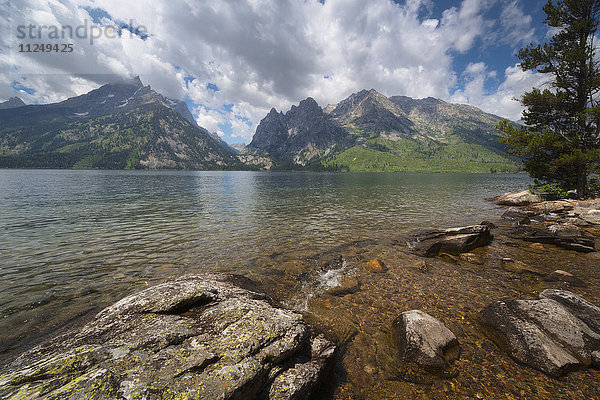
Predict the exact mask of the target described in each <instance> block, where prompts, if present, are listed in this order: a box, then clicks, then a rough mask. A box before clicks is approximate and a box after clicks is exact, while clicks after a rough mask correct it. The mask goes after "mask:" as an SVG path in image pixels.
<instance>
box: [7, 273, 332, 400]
mask: <svg viewBox="0 0 600 400" xmlns="http://www.w3.org/2000/svg"><path fill="white" fill-rule="evenodd" d="M232 279H233V278H232V277H228V276H215V275H186V276H184V277H181V278H180V279H178V280H176V281H173V282H168V283H164V284H161V285H158V286H155V287H151V288H149V289H147V290H144V291H142V292H140V293H137V294H134V295H131V296H128V297H126V298H124V299H122V300H120V301H119V302H117V303H115V304H114V305H112V306H110V307H107V308H106V309H104V310H103V311H101V312H100V313H98V315H97V316H96V317H95V319H94V320H92V321H91V322H89V323H88V324H87V325H85V326H83V327H82V328H81V329H79V330H73V331H70V332H67V333H65V334H63V335H61V336H58V337H57V338H55V339H52V340H50V341H48V342H46V343H43V344H41V345H40V346H37V347H35V348H33V349H32V350H30V351H28V352H26V353H24V354H23V355H21V356H20V357H19V358H17V359H16V360H15V361H14V362H13V363H12V364H10V365H9V366H8V371H9V372H8V373H6V374H4V375H2V376H0V397H2V398H6V399H35V398H45V399H66V398H68V399H93V398H97V399H117V398H131V399H134V398H144V399H248V398H264V399H299V398H304V397H305V396H307V395H310V393H311V392H312V391H313V390H314V389H315V387H316V386H317V384H318V382H319V380H320V379H321V378H322V376H323V375H324V374H325V373H326V372H327V370H328V368H329V366H330V364H331V362H332V360H333V355H334V352H335V347H334V346H333V345H332V344H331V342H329V341H328V340H327V339H325V338H324V336H322V335H319V336H315V335H314V334H312V333H311V331H310V329H309V327H308V326H307V325H306V324H305V323H304V321H303V319H302V317H301V316H300V315H299V314H297V313H294V312H292V311H288V310H283V309H280V308H276V307H274V306H272V305H271V304H270V303H269V301H268V298H267V297H266V296H265V295H262V294H260V293H256V292H253V291H250V290H247V289H243V288H241V287H239V286H235V285H234V284H232V283H231V280H232Z"/></svg>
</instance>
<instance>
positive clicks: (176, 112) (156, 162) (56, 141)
mask: <svg viewBox="0 0 600 400" xmlns="http://www.w3.org/2000/svg"><path fill="white" fill-rule="evenodd" d="M0 127H1V128H0V166H2V167H38V168H39V167H41V168H108V169H125V168H152V169H154V168H175V169H229V168H234V167H239V165H240V163H239V161H238V159H237V158H236V157H235V155H234V154H233V152H232V151H231V150H230V149H228V148H225V147H224V146H222V145H221V144H220V143H219V142H218V141H217V140H215V139H214V138H213V137H212V136H211V135H210V133H209V132H208V131H207V130H206V129H204V128H202V127H199V126H198V125H197V124H196V121H195V120H194V118H193V116H192V114H191V113H190V111H189V109H188V108H187V105H186V104H185V102H183V101H179V100H173V99H169V98H167V97H165V96H163V95H161V94H160V93H158V92H156V91H154V90H152V88H151V87H150V86H144V85H143V84H142V82H141V80H140V79H139V77H136V78H134V79H130V80H123V81H119V82H114V83H109V84H106V85H103V86H101V87H100V88H98V89H94V90H92V91H90V92H89V93H86V94H83V95H80V96H76V97H72V98H69V99H67V100H65V101H62V102H59V103H53V104H45V105H29V106H23V107H19V108H11V109H4V110H0Z"/></svg>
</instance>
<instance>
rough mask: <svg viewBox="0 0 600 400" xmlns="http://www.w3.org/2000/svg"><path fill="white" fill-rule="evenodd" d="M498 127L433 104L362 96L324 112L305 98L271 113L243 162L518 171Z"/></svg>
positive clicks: (460, 109) (454, 107)
mask: <svg viewBox="0 0 600 400" xmlns="http://www.w3.org/2000/svg"><path fill="white" fill-rule="evenodd" d="M502 120H503V119H502V118H501V117H498V116H495V115H492V114H488V113H485V112H483V111H481V110H480V109H478V108H475V107H472V106H468V105H461V104H451V103H447V102H445V101H442V100H439V99H435V98H432V97H428V98H425V99H419V100H415V99H412V98H410V97H406V96H392V97H389V98H387V97H386V96H384V95H382V94H381V93H379V92H377V91H376V90H374V89H371V90H362V91H360V92H358V93H354V94H352V95H351V96H349V97H348V98H346V99H344V100H342V101H341V102H340V103H338V104H333V105H328V106H327V107H325V109H321V108H320V107H319V106H318V105H317V103H316V102H315V101H314V100H313V99H311V98H308V99H306V100H303V101H301V102H300V104H299V105H298V106H292V108H291V109H290V110H289V111H288V112H287V113H285V114H284V113H282V112H278V111H277V110H276V109H271V111H270V112H269V113H268V114H267V116H266V117H265V118H264V119H263V120H262V121H261V122H260V124H259V125H258V127H257V129H256V134H255V135H254V137H253V139H252V142H251V143H250V144H249V145H248V146H247V147H246V149H245V150H244V151H243V152H242V154H244V153H246V154H247V158H248V159H247V160H246V162H252V161H253V159H252V157H254V163H255V164H257V165H260V166H262V167H265V168H266V167H269V166H270V168H284V169H290V168H291V169H294V168H296V169H330V170H342V171H404V172H417V171H435V172H442V171H469V172H490V171H491V172H497V171H500V172H513V171H517V170H518V169H519V166H518V165H519V161H518V160H517V159H515V158H512V157H510V156H508V155H507V154H506V148H505V147H504V146H503V145H501V144H500V142H499V138H500V137H499V133H498V131H497V130H496V125H497V124H498V122H500V121H502ZM257 160H260V161H257ZM265 160H267V162H266V163H265ZM261 162H262V164H261Z"/></svg>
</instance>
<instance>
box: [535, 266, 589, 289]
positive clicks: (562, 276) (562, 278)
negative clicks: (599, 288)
mask: <svg viewBox="0 0 600 400" xmlns="http://www.w3.org/2000/svg"><path fill="white" fill-rule="evenodd" d="M544 280H546V281H550V282H566V283H569V284H571V285H573V286H586V285H585V282H583V281H582V280H581V279H579V278H578V277H576V276H575V275H573V274H571V273H569V272H567V271H563V270H560V269H557V270H556V271H554V272H552V273H550V274H548V275H546V276H545V277H544Z"/></svg>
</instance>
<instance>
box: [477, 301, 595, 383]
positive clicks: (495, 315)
mask: <svg viewBox="0 0 600 400" xmlns="http://www.w3.org/2000/svg"><path fill="white" fill-rule="evenodd" d="M550 297H558V298H561V299H563V300H564V304H573V305H574V307H575V308H573V307H569V306H565V305H564V304H563V303H561V302H559V301H556V300H554V299H552V298H550ZM594 307H595V306H593V305H591V304H589V303H587V302H586V301H585V300H583V299H581V298H580V297H578V296H576V295H574V294H572V293H570V292H566V291H552V292H547V293H546V294H545V295H543V297H542V298H540V299H538V300H515V299H510V298H505V299H501V300H499V301H496V302H494V303H492V304H490V305H489V306H487V307H486V308H484V309H483V310H482V311H481V313H480V318H481V321H482V323H483V325H484V326H485V327H486V328H487V331H488V333H489V334H490V336H491V337H492V339H494V340H495V341H496V342H497V343H498V344H499V345H500V346H501V347H502V348H504V349H505V350H506V351H507V352H508V353H509V354H510V355H511V356H512V357H513V358H515V359H516V360H518V361H520V362H523V363H525V364H528V365H530V366H531V367H533V368H536V369H539V370H541V371H542V372H545V373H547V374H550V375H553V376H560V375H563V374H565V373H567V372H569V371H572V370H574V369H578V368H582V367H584V366H589V365H591V364H593V363H595V355H594V352H595V351H597V350H598V349H599V348H600V331H598V330H597V329H596V328H592V327H591V326H590V325H588V324H587V323H586V322H585V321H584V320H582V319H581V318H579V317H578V316H577V315H576V312H575V311H577V309H578V310H579V311H580V313H581V314H582V315H588V316H590V317H591V318H592V319H594V320H595V321H596V322H597V321H598V317H600V312H598V311H597V310H595V309H594Z"/></svg>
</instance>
